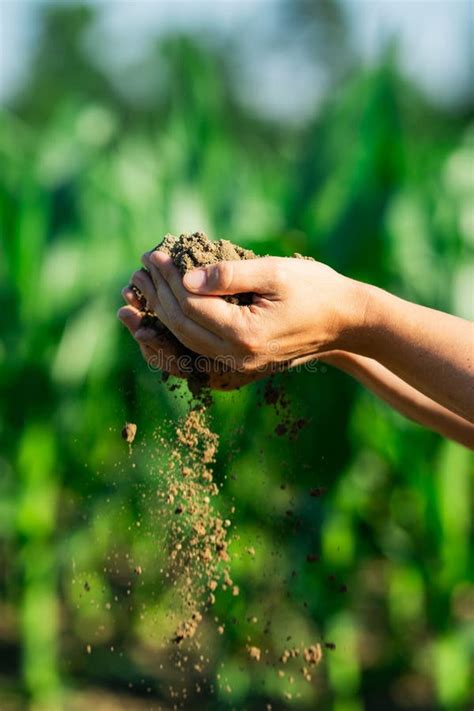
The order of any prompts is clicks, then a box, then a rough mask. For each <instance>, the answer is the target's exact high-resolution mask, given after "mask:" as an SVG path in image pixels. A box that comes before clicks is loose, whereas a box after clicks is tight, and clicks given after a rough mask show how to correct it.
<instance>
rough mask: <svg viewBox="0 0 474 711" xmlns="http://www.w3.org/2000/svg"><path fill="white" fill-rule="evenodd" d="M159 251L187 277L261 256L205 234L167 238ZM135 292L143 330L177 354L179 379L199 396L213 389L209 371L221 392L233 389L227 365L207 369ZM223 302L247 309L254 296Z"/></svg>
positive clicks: (243, 296)
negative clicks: (224, 263)
mask: <svg viewBox="0 0 474 711" xmlns="http://www.w3.org/2000/svg"><path fill="white" fill-rule="evenodd" d="M155 249H156V250H159V251H160V252H164V253H165V254H167V255H168V256H170V257H171V258H172V260H173V262H174V264H175V266H176V267H177V268H178V269H179V271H180V273H181V274H182V275H183V276H184V274H186V272H188V271H190V270H191V269H196V268H198V267H204V266H208V265H210V264H217V263H218V262H222V261H236V260H241V259H256V258H257V255H256V254H255V253H254V252H252V250H250V249H244V248H243V247H239V246H238V245H236V244H233V243H232V242H229V240H225V239H219V240H215V241H212V240H210V239H209V238H208V237H207V235H205V234H204V232H194V233H193V234H182V235H180V237H175V236H174V235H171V234H167V235H166V236H165V237H164V239H163V240H162V242H160V244H158V245H157V246H156V247H155ZM145 271H146V270H145ZM131 288H132V289H133V291H134V292H135V294H136V295H137V297H138V299H139V301H140V303H141V305H142V307H143V317H142V326H143V327H146V328H153V329H154V330H155V331H156V334H157V335H158V336H159V339H160V340H161V342H162V343H163V346H164V347H165V348H166V349H167V350H168V352H171V353H173V354H174V360H175V364H176V366H177V368H178V371H179V375H180V376H181V377H183V378H186V380H187V381H188V386H189V389H190V391H191V393H193V394H198V393H199V392H200V390H201V389H202V388H205V387H207V386H210V385H211V386H212V385H213V382H212V381H211V379H210V375H209V371H210V372H211V373H212V374H213V380H214V382H217V383H218V387H219V389H221V390H226V389H232V387H233V385H232V379H231V378H228V377H227V375H228V372H229V368H228V367H226V366H225V364H223V363H218V362H216V361H211V360H210V359H209V361H210V362H209V366H208V367H204V366H203V359H202V357H201V358H198V354H197V353H195V352H194V351H191V350H190V349H189V348H186V346H184V345H183V344H182V343H181V342H180V341H179V340H178V339H177V338H176V337H175V336H174V334H173V333H171V331H170V330H169V329H168V328H167V327H166V326H165V325H164V324H163V323H162V322H161V321H160V319H159V318H158V316H157V315H156V314H155V313H153V312H152V311H150V309H149V308H148V305H147V303H146V299H145V298H144V297H143V295H142V294H141V293H140V292H139V290H138V289H137V287H135V286H134V285H133V284H132V285H131ZM223 298H225V300H226V301H229V302H230V303H233V304H238V305H240V306H246V305H248V304H251V303H252V294H248V293H244V294H235V295H232V296H226V297H223ZM182 356H186V358H182ZM181 364H183V365H181ZM161 370H163V373H164V376H165V379H166V377H167V373H166V370H165V368H161Z"/></svg>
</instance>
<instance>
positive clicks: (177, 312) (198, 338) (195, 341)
mask: <svg viewBox="0 0 474 711" xmlns="http://www.w3.org/2000/svg"><path fill="white" fill-rule="evenodd" d="M149 268H150V273H151V276H152V279H153V283H154V285H155V288H156V292H157V308H156V311H155V312H156V313H157V315H158V316H159V318H160V320H161V321H163V323H164V324H165V326H167V327H168V328H169V330H170V331H171V332H172V333H174V335H175V336H176V338H177V339H178V340H179V341H181V343H183V344H184V345H185V346H187V348H190V349H191V350H192V351H195V352H196V353H200V354H201V355H207V356H210V357H216V356H217V355H226V354H227V352H228V344H227V343H226V342H225V341H224V340H223V339H222V338H220V337H219V336H216V334H214V333H212V332H211V331H208V330H207V329H205V328H203V327H202V326H200V325H199V324H198V323H195V322H194V321H193V320H192V319H191V318H189V317H188V316H186V315H185V314H184V313H183V311H182V309H181V307H180V304H179V302H178V300H177V298H176V296H175V295H174V293H173V291H172V289H171V288H170V286H169V284H168V282H167V281H166V280H165V279H164V278H163V276H162V275H161V273H160V271H159V270H158V269H157V268H156V266H155V265H154V264H153V263H151V262H150V266H149Z"/></svg>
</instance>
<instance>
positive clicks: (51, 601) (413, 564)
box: [0, 2, 474, 711]
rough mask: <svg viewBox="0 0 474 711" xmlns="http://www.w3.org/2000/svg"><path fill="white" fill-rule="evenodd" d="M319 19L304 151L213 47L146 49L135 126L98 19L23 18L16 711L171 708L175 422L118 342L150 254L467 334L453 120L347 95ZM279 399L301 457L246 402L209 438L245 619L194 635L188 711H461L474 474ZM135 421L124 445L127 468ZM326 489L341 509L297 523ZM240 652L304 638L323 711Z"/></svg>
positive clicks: (9, 293)
mask: <svg viewBox="0 0 474 711" xmlns="http://www.w3.org/2000/svg"><path fill="white" fill-rule="evenodd" d="M308 8H311V9H312V14H311V21H312V22H313V25H308V27H310V26H313V27H314V28H316V29H318V28H319V31H320V30H321V28H323V29H324V28H332V30H334V32H333V33H331V32H329V33H328V35H327V36H328V38H329V49H331V48H332V50H333V51H332V52H331V51H329V50H328V51H327V52H326V53H325V54H324V53H323V55H322V56H321V55H320V56H317V57H316V56H315V57H314V61H315V62H319V63H321V62H325V61H326V62H333V61H334V55H335V54H337V58H338V68H337V72H336V76H335V78H334V87H333V90H332V91H331V92H330V95H329V96H328V98H327V99H326V100H325V103H324V105H323V107H322V108H320V109H319V110H318V111H315V113H314V117H311V118H309V119H307V120H305V121H304V122H300V123H299V124H297V125H296V124H294V123H288V124H285V123H284V122H275V121H272V120H270V119H268V118H267V119H266V118H263V117H262V116H261V115H259V114H258V113H257V112H256V111H254V110H252V108H251V107H250V106H249V105H246V104H244V103H242V101H239V99H238V96H237V93H236V90H235V79H233V74H232V72H231V71H230V69H229V58H231V56H232V52H231V49H230V50H229V47H226V46H222V44H219V42H215V41H211V38H208V40H209V41H206V37H205V36H200V37H195V38H192V37H189V36H186V35H177V34H171V35H166V36H162V37H160V38H159V39H157V41H156V43H155V44H154V45H153V48H152V49H151V50H150V54H149V55H148V56H147V57H146V59H144V60H143V61H142V63H141V64H140V65H139V66H135V67H132V68H131V69H130V73H129V75H127V77H126V78H125V81H126V82H129V83H133V82H134V81H138V79H139V78H142V77H143V76H146V77H147V79H148V83H147V86H148V92H149V93H148V95H147V96H148V98H147V101H143V102H141V103H136V102H134V101H131V100H128V99H127V97H126V95H124V94H123V92H121V91H120V90H119V89H118V88H117V85H116V83H114V82H113V81H112V80H111V79H110V77H109V76H108V75H107V74H106V73H105V72H103V71H101V70H100V69H98V68H97V66H96V65H94V63H93V62H91V60H90V59H89V58H88V56H89V55H88V54H87V53H85V52H84V51H83V45H82V40H83V37H84V34H85V32H86V31H87V30H88V28H89V27H90V26H91V25H92V23H93V22H94V10H93V8H91V7H88V8H80V7H73V6H69V7H54V6H52V5H43V6H41V8H39V9H38V19H37V22H38V34H37V36H36V40H35V41H36V45H35V49H34V52H33V56H32V64H31V67H30V69H29V71H28V72H27V74H26V78H25V80H24V82H23V84H22V86H21V87H19V88H18V91H17V93H16V95H15V97H14V99H12V101H11V102H10V105H9V106H8V107H4V108H3V109H2V111H1V112H0V160H1V166H2V168H1V171H0V214H1V243H0V249H1V251H0V299H1V312H0V313H1V317H0V318H1V340H0V363H1V370H0V382H1V389H2V398H1V403H0V441H1V455H0V709H1V710H2V711H18V710H19V709H35V710H41V711H57V710H59V709H61V710H64V711H75V710H77V711H83V709H84V710H85V709H97V711H105V710H108V711H115V710H119V709H128V710H129V711H142V710H145V709H158V708H163V709H167V708H171V707H172V705H171V704H170V703H169V700H168V696H167V687H168V684H169V683H170V679H172V675H173V673H174V672H173V670H172V669H171V668H169V665H167V662H166V659H167V657H166V654H165V653H164V652H163V651H162V649H160V646H159V644H158V641H157V640H158V637H159V633H160V632H161V631H163V629H164V626H166V612H167V610H168V609H169V607H170V606H172V595H173V591H172V589H171V588H170V587H169V584H167V581H166V579H164V578H163V575H161V574H160V567H161V566H162V565H163V561H164V552H163V550H164V549H163V545H164V540H165V531H164V530H163V523H162V521H160V517H159V516H158V515H157V509H156V502H155V491H156V489H157V487H158V486H159V485H160V483H159V475H158V468H159V466H160V462H162V454H161V452H160V447H159V445H158V444H157V441H156V440H155V439H154V437H153V433H154V432H155V430H156V427H157V426H158V424H159V423H163V422H164V420H165V419H166V418H170V419H171V420H172V422H176V421H177V418H178V417H179V416H180V415H182V413H183V410H184V408H185V400H184V399H180V398H177V397H176V395H175V394H173V393H170V392H169V391H168V390H167V389H166V388H165V387H164V386H163V385H162V383H161V381H160V378H159V377H158V376H157V374H156V373H153V372H151V371H149V370H148V369H147V367H146V364H145V363H144V362H143V361H142V360H141V358H140V357H139V354H138V351H137V348H136V346H135V344H134V343H133V342H132V340H131V339H130V337H129V336H128V334H127V333H125V331H124V329H123V328H122V327H121V326H120V324H119V323H118V322H117V321H116V318H115V312H116V310H117V308H118V307H119V306H120V303H121V298H120V289H121V287H122V286H123V285H124V284H125V283H127V281H128V279H129V276H130V274H131V272H132V271H133V270H134V269H135V268H136V266H137V265H138V264H139V256H140V254H141V253H142V252H143V251H144V250H145V249H147V248H150V246H153V245H154V244H156V242H157V241H159V239H160V238H161V236H162V235H163V234H164V233H166V232H172V233H175V234H179V233H180V232H183V231H194V230H195V229H203V230H205V231H207V232H208V234H209V235H210V236H212V237H216V238H217V237H227V238H231V239H233V240H234V241H236V242H238V243H241V244H243V245H245V246H248V247H251V248H252V249H254V250H255V251H257V252H260V253H274V254H282V255H286V254H291V253H292V252H294V251H299V252H302V253H305V254H308V255H311V256H313V257H315V258H316V259H319V260H322V261H325V262H327V263H329V264H330V265H331V266H333V267H334V268H336V269H338V270H340V271H342V272H344V273H345V274H348V275H350V276H352V277H355V278H358V279H363V280H367V281H370V282H372V283H374V284H377V285H379V286H381V287H383V288H386V289H389V290H391V291H394V292H396V293H397V294H399V295H401V296H404V297H406V298H408V299H412V300H415V301H417V302H420V303H423V304H426V305H430V306H433V307H435V308H439V309H444V310H448V311H451V312H455V313H459V314H460V315H463V316H468V315H469V312H468V309H469V306H470V304H471V303H472V291H471V283H470V280H469V274H470V273H471V274H472V272H469V271H468V264H469V262H468V260H469V254H470V253H471V255H472V246H473V243H474V226H473V224H474V223H473V220H472V200H473V197H474V193H473V190H474V170H473V160H474V159H473V155H474V154H473V145H474V127H473V124H472V122H471V115H470V111H469V107H468V106H464V107H462V106H461V107H458V108H457V109H456V110H454V109H450V110H448V109H446V110H442V109H440V108H439V107H438V108H435V107H433V106H432V105H430V104H429V102H428V101H427V100H426V99H425V98H423V96H422V95H421V93H420V91H419V90H418V89H417V88H416V87H414V86H413V85H411V84H409V83H408V82H407V80H406V79H404V78H402V77H401V76H400V75H399V72H398V70H397V68H396V67H397V63H396V48H395V47H394V46H391V47H387V51H386V53H385V55H384V56H383V57H382V59H381V60H380V61H379V62H378V64H377V65H376V66H373V67H371V68H370V69H368V68H364V67H362V66H359V65H358V63H357V62H355V60H354V59H353V57H352V55H351V53H350V51H349V49H347V50H345V45H344V32H345V28H344V24H343V21H342V16H341V15H340V13H339V12H338V6H337V5H336V4H335V3H329V2H328V3H326V2H324V3H313V4H311V3H306V4H302V3H295V4H294V6H293V20H294V22H293V24H292V23H291V22H289V24H288V27H287V32H288V33H291V32H292V31H296V30H295V28H296V27H297V26H298V22H297V21H298V20H299V21H301V19H302V18H303V19H304V14H303V12H308ZM298 13H300V14H298ZM336 30H337V31H336ZM336 41H337V43H338V44H337V47H338V51H337V53H335V52H334V47H332V46H331V42H336ZM466 61H468V58H466ZM288 101H291V97H288ZM470 251H471V252H470ZM284 382H285V387H286V389H287V392H288V394H289V397H290V399H291V403H292V404H291V408H292V411H293V412H294V413H295V415H296V416H298V417H300V416H301V417H305V418H308V420H309V424H308V426H307V427H306V428H305V429H304V430H303V431H302V432H301V434H300V436H299V438H298V440H297V441H296V442H291V441H287V440H285V439H282V438H278V437H277V436H276V435H275V434H274V428H275V425H276V423H277V420H276V418H275V415H274V413H273V412H272V411H271V410H270V409H268V408H265V407H259V406H258V403H259V397H260V396H259V388H258V387H256V386H255V387H254V386H252V387H250V388H247V389H245V390H243V391H242V392H239V393H236V394H221V395H218V396H216V398H215V403H214V406H213V408H212V410H211V417H212V421H213V425H214V428H215V429H216V431H218V432H219V434H220V435H221V446H220V451H219V455H218V462H217V465H216V478H217V479H218V481H220V482H223V489H222V494H221V500H222V505H223V506H224V508H225V507H226V506H229V505H230V504H231V503H232V504H233V505H235V507H236V512H235V515H234V523H235V531H236V533H237V534H238V535H239V536H240V540H239V541H237V542H236V543H235V544H234V548H233V550H234V558H235V560H234V564H233V577H234V579H235V582H236V583H237V584H238V585H239V587H240V590H241V594H240V596H239V597H238V598H233V597H232V596H230V595H229V593H224V592H221V593H220V595H219V596H218V600H217V604H216V614H218V615H219V616H220V618H221V619H223V620H225V622H226V634H225V635H222V636H220V635H218V634H217V633H216V630H215V625H212V624H211V622H210V621H207V622H205V623H204V626H203V629H204V635H205V640H206V650H207V654H209V655H210V657H211V663H210V671H209V673H208V675H207V677H208V682H207V683H204V684H203V691H202V693H201V694H199V695H195V693H194V691H193V688H194V682H195V681H196V680H198V678H197V677H196V679H195V678H194V677H193V678H192V679H190V680H188V681H189V701H188V702H187V704H186V705H185V708H189V709H194V708H203V709H204V708H205V709H264V708H265V707H266V706H265V705H266V704H267V703H271V704H272V707H273V709H286V708H296V709H321V710H322V711H326V710H327V711H362V710H363V709H364V710H365V709H367V710H370V711H378V710H379V709H382V708H383V709H388V710H389V711H390V710H393V711H395V710H397V711H398V710H400V711H401V710H402V709H413V711H415V710H424V711H435V710H438V709H440V710H441V709H443V710H446V711H448V710H449V711H451V710H453V711H454V710H458V709H459V710H461V709H468V708H469V702H470V690H469V679H470V672H471V669H470V661H469V633H470V632H471V634H472V609H473V588H472V586H471V585H470V584H469V553H470V548H469V536H470V510H471V505H470V484H471V480H470V477H471V475H472V472H471V471H470V467H471V466H472V460H471V459H470V455H469V453H468V452H467V450H465V449H463V448H462V447H460V446H458V445H456V444H453V443H451V442H448V441H445V440H443V439H441V438H440V437H438V436H436V435H435V434H433V433H430V432H428V431H425V430H423V429H422V428H420V427H418V426H417V425H415V424H412V423H410V422H408V421H407V420H405V419H404V418H402V417H401V416H399V415H397V414H396V413H394V412H392V411H391V410H390V409H389V408H388V407H386V406H385V405H384V404H382V403H380V402H379V401H377V400H376V399H375V398H374V397H372V396H371V395H370V394H368V393H367V392H366V391H364V390H363V389H362V388H360V387H359V386H357V385H356V384H355V383H354V382H353V381H352V380H351V379H350V378H348V377H347V376H346V375H344V374H342V373H340V372H337V371H335V370H333V369H331V368H325V367H319V368H318V369H317V370H316V372H312V373H308V372H303V373H292V374H289V375H287V376H285V378H284ZM125 420H129V421H133V422H136V423H137V424H138V432H139V434H138V436H137V443H136V446H135V448H134V449H133V452H132V454H131V455H130V454H129V453H128V450H127V448H126V446H124V443H123V442H122V440H121V438H120V429H121V427H122V425H123V423H124V421H125ZM167 432H168V436H169V437H172V436H173V427H169V426H168V430H167ZM151 457H153V458H152V459H150V458H151ZM162 463H163V462H162ZM230 475H232V476H230ZM282 486H284V487H285V488H282ZM312 486H324V487H327V494H326V495H325V496H324V497H322V498H320V499H314V498H311V497H310V496H309V495H308V491H309V489H310V487H312ZM288 508H291V509H292V510H293V512H294V515H295V516H296V517H297V518H298V519H299V520H300V522H301V524H300V525H299V526H296V527H295V525H294V522H293V521H289V520H288V519H289V517H288V516H287V515H286V514H285V512H286V511H287V509H288ZM249 545H254V546H255V548H256V557H255V559H252V558H251V557H250V556H246V555H245V554H244V553H243V552H244V551H245V549H246V547H248V546H249ZM308 552H316V553H318V554H320V555H321V561H320V562H319V563H317V564H311V565H308V564H307V562H306V555H307V554H308ZM137 564H140V565H141V566H142V567H143V570H144V573H143V575H142V576H141V577H140V579H139V580H137V579H136V576H135V578H134V575H133V567H134V565H137ZM293 571H294V573H293ZM329 575H335V576H336V577H337V581H338V584H339V583H344V584H345V585H347V592H346V593H339V592H338V591H337V590H338V588H337V586H336V587H334V585H332V584H330V582H329V581H328V576H329ZM86 581H87V583H88V586H87V587H89V588H90V590H86V589H85V587H84V585H85V583H86ZM249 615H256V616H257V617H258V618H259V620H260V622H261V624H258V625H253V626H252V625H251V623H248V622H247V617H248V616H249ZM270 618H271V620H272V624H271V631H270V633H267V634H265V633H264V631H263V627H264V625H263V620H266V619H270ZM234 619H237V623H234V622H233V620H234ZM249 634H252V638H253V640H254V643H256V644H258V645H259V646H261V647H262V648H267V647H268V648H271V649H274V650H278V649H280V650H281V649H282V648H283V647H284V646H285V643H286V642H285V640H286V639H287V637H288V636H289V635H292V636H293V638H294V639H299V638H301V639H305V640H307V641H312V640H318V639H324V640H330V641H332V642H334V643H335V644H336V649H335V650H333V651H329V650H328V651H327V652H326V654H325V658H324V662H323V664H322V665H321V667H320V669H319V672H318V674H317V675H316V677H315V680H314V682H313V683H312V684H311V685H308V684H307V683H305V682H303V681H302V680H301V681H300V677H299V675H298V674H296V675H295V681H294V684H292V685H291V684H289V681H288V677H285V678H284V679H280V678H278V677H277V675H276V673H275V670H274V669H272V668H271V667H266V666H265V665H264V664H260V665H256V664H255V663H252V662H251V660H249V659H248V657H247V655H246V654H245V645H246V643H247V635H249ZM471 639H472V637H471ZM88 644H90V645H91V647H92V653H91V654H87V651H86V645H88ZM218 675H220V678H218ZM211 684H212V685H213V691H212V693H211V690H210V685H211ZM227 686H229V687H230V688H231V691H230V692H229V691H227V690H226V687H227ZM288 691H291V692H292V694H293V697H294V698H293V700H292V701H288V700H287V699H285V696H284V694H285V692H288ZM298 694H300V695H301V696H300V697H299V698H298Z"/></svg>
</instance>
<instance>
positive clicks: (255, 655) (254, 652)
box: [247, 647, 262, 662]
mask: <svg viewBox="0 0 474 711" xmlns="http://www.w3.org/2000/svg"><path fill="white" fill-rule="evenodd" d="M247 651H248V653H249V656H250V658H251V659H255V661H256V662H259V661H260V657H261V654H262V651H261V649H260V648H259V647H247Z"/></svg>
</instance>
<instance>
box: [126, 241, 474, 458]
mask: <svg viewBox="0 0 474 711" xmlns="http://www.w3.org/2000/svg"><path fill="white" fill-rule="evenodd" d="M142 262H143V264H144V266H145V267H146V269H147V270H148V273H147V272H144V271H138V272H135V274H134V275H133V276H132V283H133V284H135V286H136V287H137V288H138V289H139V290H140V291H141V292H142V294H143V295H144V296H145V298H146V300H147V304H148V307H149V308H150V309H151V310H153V311H154V312H155V313H156V314H157V316H158V317H159V318H160V320H161V321H162V322H163V323H164V324H165V325H166V326H167V327H168V328H169V329H170V330H171V331H172V332H173V333H174V334H175V335H176V337H177V338H178V339H179V341H181V342H182V343H183V344H184V345H186V346H187V347H188V348H190V349H191V350H193V351H195V352H196V353H200V354H203V355H205V356H207V357H208V358H209V359H213V358H216V357H218V356H224V357H225V358H226V359H227V362H231V363H232V369H233V370H234V371H235V372H236V374H238V375H236V381H235V382H236V383H238V384H244V383H245V382H249V381H250V380H254V379H257V378H259V377H262V376H263V375H265V374H267V373H268V372H270V371H271V370H273V369H275V368H277V367H291V366H295V365H298V364H301V363H305V362H307V361H310V360H314V359H320V360H324V361H326V362H328V363H330V364H332V365H335V366H336V367H338V368H341V369H342V370H344V371H346V372H347V373H349V374H350V375H352V376H353V377H355V378H357V379H358V380H359V381H360V382H362V383H363V384H364V385H365V386H367V387H369V388H370V389H371V390H373V391H374V392H375V393H376V394H377V395H378V396H379V397H381V398H382V399H384V400H385V401H386V402H388V403H389V404H390V405H391V406H392V407H395V408H396V409H398V410H399V411H400V412H402V413H403V414H405V415H406V416H408V417H410V418H411V419H414V420H416V421H417V422H420V423H421V424H423V425H425V426H427V427H430V428H431V429H433V430H435V431H437V432H440V433H441V434H443V435H444V436H447V437H450V438H452V439H454V440H456V441H459V442H461V443H462V444H465V445H467V446H470V447H473V445H474V427H473V424H472V423H473V420H474V406H473V403H474V399H473V385H472V355H473V348H474V326H473V324H471V323H469V322H467V321H465V320H463V319H460V318H457V317H455V316H450V315H449V314H445V313H442V312H439V311H435V310H433V309H428V308H426V307H423V306H419V305H417V304H413V303H410V302H407V301H404V300H402V299H399V298H397V297H396V296H393V295H392V294H389V293H388V292H385V291H383V290H381V289H377V288H376V287H373V286H371V285H368V284H363V283H361V282H357V281H354V280H352V279H349V278H347V277H345V276H342V275H341V274H338V273H337V272H335V271H334V270H332V269H331V268H329V267H328V266H326V265H324V264H321V263H318V262H314V261H310V260H301V259H288V258H277V257H265V258H261V259H256V260H249V261H235V262H221V263H219V264H216V265H212V266H209V267H205V268H202V269H195V270H193V271H192V272H188V274H186V275H185V276H184V278H182V277H181V275H180V274H179V272H178V270H177V269H176V267H175V266H174V265H173V262H172V260H171V259H170V258H169V257H168V256H167V255H164V254H163V253H161V252H159V251H154V252H148V253H146V254H145V255H144V256H143V258H142ZM129 292H130V290H128V291H127V290H124V292H123V293H124V298H125V300H126V301H127V303H128V306H126V307H123V308H122V309H121V310H120V312H119V318H120V319H121V320H122V321H123V322H124V323H125V325H126V326H127V327H128V328H129V330H130V332H131V333H132V335H133V336H134V337H135V338H136V340H137V341H138V342H139V344H140V347H141V349H142V353H143V355H144V356H145V358H149V357H150V355H151V354H153V353H155V355H156V353H162V352H163V346H162V344H161V346H160V344H159V343H157V342H156V338H155V337H154V334H153V333H145V332H143V329H140V323H139V318H140V316H139V304H137V303H136V300H135V301H134V297H133V296H132V295H133V292H131V294H132V295H131V294H130V293H129ZM241 292H252V293H254V294H255V296H254V300H253V303H252V304H251V305H250V306H247V307H241V306H238V305H235V304H230V303H228V302H226V301H224V299H222V298H219V297H220V296H224V295H227V294H237V293H241ZM160 348H161V350H160ZM229 359H230V360H229ZM211 362H212V361H211ZM211 384H212V383H211ZM234 386H235V385H234Z"/></svg>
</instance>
